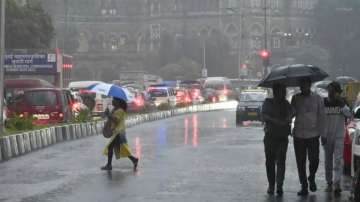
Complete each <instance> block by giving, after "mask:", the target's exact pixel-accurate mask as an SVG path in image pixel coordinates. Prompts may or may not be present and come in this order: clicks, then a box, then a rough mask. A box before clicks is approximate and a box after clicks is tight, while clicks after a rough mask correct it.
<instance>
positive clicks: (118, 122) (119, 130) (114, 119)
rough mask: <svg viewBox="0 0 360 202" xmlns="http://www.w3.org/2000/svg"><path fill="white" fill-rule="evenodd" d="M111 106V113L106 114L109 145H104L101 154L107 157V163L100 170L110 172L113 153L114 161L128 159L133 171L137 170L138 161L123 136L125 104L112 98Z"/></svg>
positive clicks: (121, 100)
mask: <svg viewBox="0 0 360 202" xmlns="http://www.w3.org/2000/svg"><path fill="white" fill-rule="evenodd" d="M112 104H113V106H114V109H113V110H112V112H111V113H106V116H107V117H108V119H109V121H110V122H111V125H112V128H113V132H112V136H111V138H110V141H109V143H108V144H107V145H106V147H105V149H104V151H103V154H104V155H106V156H107V157H108V162H107V164H106V165H105V166H103V167H101V169H102V170H112V164H111V163H112V157H113V153H114V152H115V157H116V159H120V158H122V157H128V158H129V159H130V160H131V162H132V163H133V165H134V171H136V170H137V165H138V162H139V159H138V158H136V157H134V156H133V155H132V154H131V151H130V148H129V145H128V144H127V140H126V135H125V118H126V110H127V103H126V101H125V100H123V99H119V98H115V97H114V98H113V101H112Z"/></svg>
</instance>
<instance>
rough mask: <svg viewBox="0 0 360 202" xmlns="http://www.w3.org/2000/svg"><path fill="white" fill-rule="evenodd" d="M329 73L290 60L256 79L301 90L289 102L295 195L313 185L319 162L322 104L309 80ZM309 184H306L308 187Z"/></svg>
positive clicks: (322, 120)
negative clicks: (298, 186) (296, 180)
mask: <svg viewBox="0 0 360 202" xmlns="http://www.w3.org/2000/svg"><path fill="white" fill-rule="evenodd" d="M328 76H329V75H328V74H327V73H326V72H325V71H323V70H322V69H320V68H319V67H316V66H314V65H304V64H293V65H286V66H280V67H276V68H274V69H272V70H271V72H270V73H269V74H268V75H267V76H266V77H265V78H264V79H263V80H262V81H261V82H260V84H259V86H261V87H269V86H271V85H272V84H274V83H276V82H281V83H283V84H285V85H286V86H288V87H298V86H300V90H301V93H299V94H297V95H295V96H293V98H292V101H291V105H292V106H293V109H294V111H295V124H294V129H293V136H294V149H295V156H296V163H297V167H298V174H299V180H300V184H301V190H300V191H299V192H298V195H299V196H305V195H308V194H309V191H308V188H310V191H312V192H315V191H316V190H317V186H316V183H315V175H316V172H317V169H318V166H319V147H320V140H319V139H320V136H322V137H323V136H324V121H325V108H324V101H323V99H322V98H321V97H320V96H319V95H317V94H315V93H312V92H311V90H310V89H311V83H312V82H316V81H321V80H323V79H325V78H326V77H328ZM307 157H308V159H309V162H310V163H309V171H310V173H309V176H307V174H306V158H307ZM309 184H310V187H309Z"/></svg>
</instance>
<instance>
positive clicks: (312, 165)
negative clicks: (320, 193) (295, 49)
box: [291, 78, 325, 196]
mask: <svg viewBox="0 0 360 202" xmlns="http://www.w3.org/2000/svg"><path fill="white" fill-rule="evenodd" d="M310 88H311V80H310V78H303V79H301V80H300V90H301V93H299V94H297V95H295V96H294V97H293V99H292V101H291V105H292V106H293V108H294V110H295V118H296V119H295V125H294V130H293V136H294V149H295V155H296V163H297V167H298V174H299V179H300V183H301V190H300V191H299V192H298V195H299V196H306V195H308V194H309V192H308V186H309V185H310V187H309V188H310V191H312V192H315V191H316V190H317V187H316V183H315V175H316V172H317V169H318V166H319V146H320V142H319V139H320V136H322V137H324V135H325V134H324V122H325V107H324V102H323V99H322V98H321V97H320V96H319V95H316V94H314V93H312V92H311V90H310ZM306 158H308V159H309V172H310V173H309V176H307V174H306Z"/></svg>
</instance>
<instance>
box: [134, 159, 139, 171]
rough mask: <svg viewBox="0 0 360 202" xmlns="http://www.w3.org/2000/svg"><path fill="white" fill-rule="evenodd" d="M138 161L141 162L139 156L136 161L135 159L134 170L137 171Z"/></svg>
mask: <svg viewBox="0 0 360 202" xmlns="http://www.w3.org/2000/svg"><path fill="white" fill-rule="evenodd" d="M138 163H139V158H135V159H134V161H133V164H134V171H137V167H138Z"/></svg>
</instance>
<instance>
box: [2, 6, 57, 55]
mask: <svg viewBox="0 0 360 202" xmlns="http://www.w3.org/2000/svg"><path fill="white" fill-rule="evenodd" d="M5 26H6V27H5V31H6V37H5V38H6V44H5V46H6V48H7V49H36V50H38V49H40V50H41V49H48V48H50V44H51V41H52V39H53V37H54V27H53V24H52V20H51V17H50V15H48V14H47V13H45V11H44V10H43V8H42V6H41V4H40V3H39V2H38V1H36V0H30V1H28V3H27V4H26V5H24V6H22V5H18V4H17V3H16V1H15V0H7V5H6V25H5Z"/></svg>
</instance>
